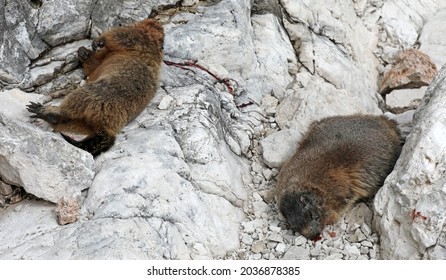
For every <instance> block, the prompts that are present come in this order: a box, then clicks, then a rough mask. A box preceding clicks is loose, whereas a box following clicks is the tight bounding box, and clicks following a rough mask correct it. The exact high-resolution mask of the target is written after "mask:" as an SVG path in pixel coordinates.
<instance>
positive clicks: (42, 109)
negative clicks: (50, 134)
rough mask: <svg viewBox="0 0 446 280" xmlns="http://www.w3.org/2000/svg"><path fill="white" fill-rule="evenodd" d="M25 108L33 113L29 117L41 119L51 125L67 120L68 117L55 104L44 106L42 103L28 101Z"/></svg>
mask: <svg viewBox="0 0 446 280" xmlns="http://www.w3.org/2000/svg"><path fill="white" fill-rule="evenodd" d="M26 109H27V110H28V111H29V112H30V113H33V114H34V115H31V118H34V119H42V120H44V121H46V122H48V123H49V124H50V125H53V126H54V125H57V124H59V123H63V122H67V121H68V118H67V117H65V116H64V115H62V114H61V113H60V111H59V109H58V107H56V106H48V107H46V106H43V105H42V103H35V102H30V104H28V105H26Z"/></svg>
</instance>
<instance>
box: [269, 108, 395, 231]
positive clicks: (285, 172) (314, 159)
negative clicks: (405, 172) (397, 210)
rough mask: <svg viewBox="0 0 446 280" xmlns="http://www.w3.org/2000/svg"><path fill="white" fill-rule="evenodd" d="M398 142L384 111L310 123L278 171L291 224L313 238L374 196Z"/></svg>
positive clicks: (282, 201)
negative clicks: (365, 199)
mask: <svg viewBox="0 0 446 280" xmlns="http://www.w3.org/2000/svg"><path fill="white" fill-rule="evenodd" d="M400 143H401V141H400V135H399V132H398V130H397V127H396V123H395V122H394V121H391V120H389V119H387V118H385V117H384V116H372V115H352V116H336V117H329V118H325V119H322V120H320V121H316V122H314V123H312V124H311V126H310V128H309V129H308V132H307V133H306V134H305V135H304V137H303V139H302V140H301V141H300V143H299V147H298V149H297V152H296V154H295V155H294V156H293V157H292V158H291V159H289V160H288V161H287V162H285V163H284V165H283V166H282V167H281V169H280V172H279V175H278V180H277V195H278V203H279V209H280V211H281V213H282V214H283V216H284V217H285V218H286V219H287V221H288V223H289V224H290V226H291V228H292V229H293V230H294V231H297V232H300V233H301V234H302V235H304V236H305V237H307V238H309V239H313V238H315V237H317V236H318V235H319V234H320V233H321V232H322V229H323V227H324V226H325V225H328V224H332V223H334V222H336V221H337V220H338V219H339V218H340V217H341V216H342V215H343V214H344V213H345V212H346V211H347V210H349V209H350V208H351V207H352V206H353V204H354V203H355V202H357V201H358V200H360V199H364V198H369V197H372V196H374V195H375V193H376V192H377V190H378V189H379V188H380V187H381V186H382V184H383V183H384V180H385V178H386V177H387V175H388V174H389V173H390V172H391V171H392V169H393V166H394V164H395V162H396V160H397V159H398V156H399V154H400V151H401V147H400Z"/></svg>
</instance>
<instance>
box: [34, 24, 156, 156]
mask: <svg viewBox="0 0 446 280" xmlns="http://www.w3.org/2000/svg"><path fill="white" fill-rule="evenodd" d="M163 40H164V33H163V28H162V26H161V25H160V24H159V23H158V22H156V21H155V20H152V19H145V20H142V21H140V22H137V23H135V24H131V25H128V26H123V27H116V28H112V29H110V30H108V31H106V32H104V33H103V34H102V35H101V36H99V37H98V38H96V39H95V40H93V43H92V49H93V50H89V49H87V48H84V47H81V48H79V50H78V56H79V60H80V61H81V62H82V64H83V69H84V73H85V75H86V76H88V79H87V83H86V84H85V85H84V86H82V87H79V88H78V89H76V90H74V91H72V92H70V93H69V94H68V95H67V96H66V97H65V98H64V100H63V101H62V103H61V105H60V106H43V105H42V104H39V103H31V104H30V105H28V111H30V112H31V113H34V115H32V116H31V117H33V118H40V119H43V120H45V121H47V122H48V123H49V124H50V125H51V126H52V127H53V128H54V130H55V131H60V132H75V133H81V134H86V135H88V136H87V137H86V138H85V139H84V140H82V141H76V140H74V139H72V138H70V137H68V136H67V135H64V134H62V136H64V138H65V139H66V140H67V141H68V142H70V143H71V144H73V145H75V146H77V147H79V148H81V149H84V150H86V151H88V152H90V153H91V154H93V155H94V156H96V155H98V154H100V153H101V152H103V151H106V150H108V149H109V148H110V147H111V146H112V145H113V144H114V141H115V137H116V134H117V133H118V132H119V131H120V130H121V129H122V128H123V127H124V126H125V125H126V124H127V123H129V122H130V121H132V120H133V119H134V118H136V117H137V116H138V115H139V114H140V113H141V111H142V110H144V108H145V107H146V106H147V105H148V103H149V102H150V100H152V98H153V97H154V95H155V93H156V91H157V89H158V87H159V76H160V68H161V63H162V59H163V53H162V48H163Z"/></svg>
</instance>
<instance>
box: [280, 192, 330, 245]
mask: <svg viewBox="0 0 446 280" xmlns="http://www.w3.org/2000/svg"><path fill="white" fill-rule="evenodd" d="M321 206H322V201H321V198H320V197H319V196H317V195H316V194H315V193H313V192H311V191H293V190H285V191H284V192H283V193H282V195H281V196H280V198H279V209H280V212H281V213H282V215H283V216H284V217H285V218H286V219H287V221H288V223H289V225H290V227H291V229H292V230H294V231H297V232H299V233H300V234H302V235H303V236H305V237H306V238H308V239H311V240H312V239H315V238H316V237H318V236H319V235H320V234H321V232H322V229H323V228H324V225H325V217H326V215H325V211H323V209H322V207H321Z"/></svg>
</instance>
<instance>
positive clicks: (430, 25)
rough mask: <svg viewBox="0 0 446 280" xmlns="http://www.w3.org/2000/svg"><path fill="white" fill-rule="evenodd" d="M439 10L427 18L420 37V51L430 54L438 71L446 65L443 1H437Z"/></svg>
mask: <svg viewBox="0 0 446 280" xmlns="http://www.w3.org/2000/svg"><path fill="white" fill-rule="evenodd" d="M435 4H436V5H438V10H435V12H436V13H435V14H434V15H432V16H429V17H426V21H427V22H426V24H424V25H423V28H422V30H421V34H420V37H419V39H418V40H419V42H420V51H422V52H424V53H426V54H428V55H429V56H430V57H431V58H432V60H433V61H434V63H435V65H436V66H437V69H440V68H441V67H442V66H443V65H444V64H445V63H446V59H445V58H444V55H443V54H444V52H445V51H446V40H445V38H446V31H445V30H444V28H442V27H443V26H444V22H445V15H446V9H441V10H440V7H443V8H445V7H446V4H445V3H444V2H442V1H436V3H435Z"/></svg>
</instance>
